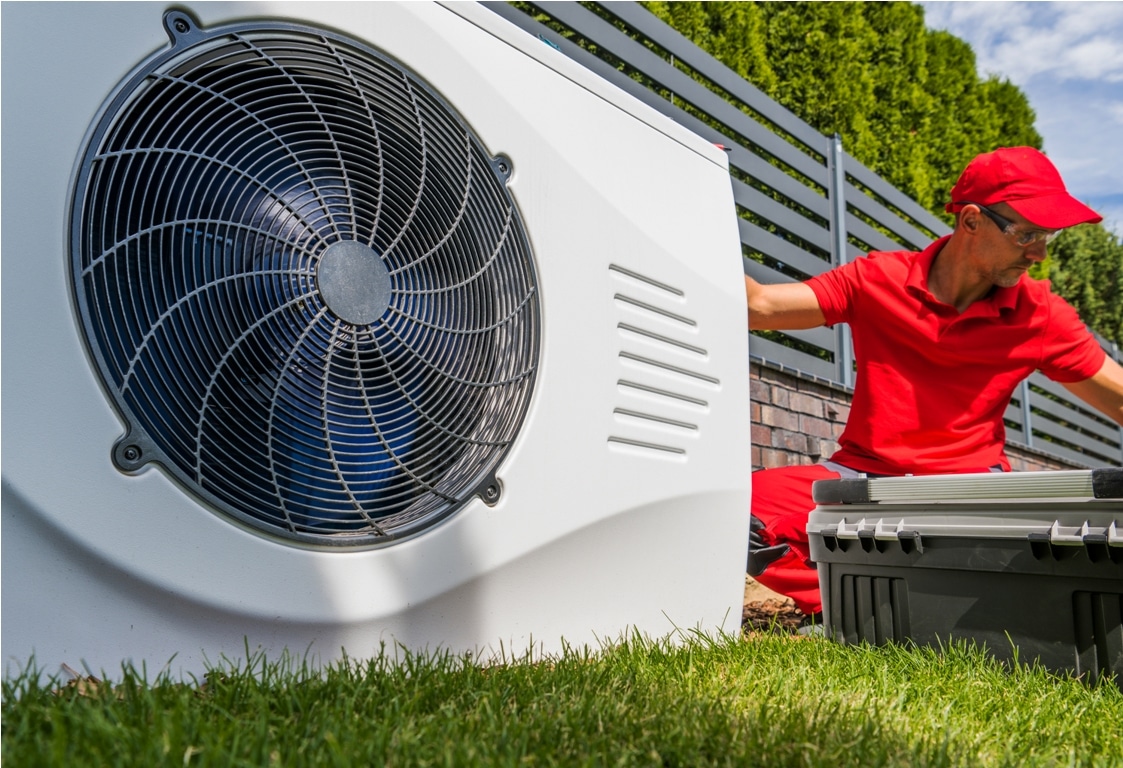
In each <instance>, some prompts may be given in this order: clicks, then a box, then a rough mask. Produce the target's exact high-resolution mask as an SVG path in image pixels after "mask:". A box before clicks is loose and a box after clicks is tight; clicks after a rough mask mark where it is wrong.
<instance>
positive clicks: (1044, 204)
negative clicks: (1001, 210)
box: [944, 147, 1103, 229]
mask: <svg viewBox="0 0 1123 768" xmlns="http://www.w3.org/2000/svg"><path fill="white" fill-rule="evenodd" d="M966 203H977V204H979V205H993V204H994V203H1006V205H1008V206H1010V207H1011V208H1013V209H1014V210H1015V211H1017V212H1018V213H1019V214H1021V215H1022V216H1024V217H1025V218H1026V220H1028V221H1030V222H1033V223H1034V224H1036V225H1037V226H1039V227H1044V228H1045V229H1064V228H1065V227H1072V226H1075V225H1077V224H1096V223H1098V222H1101V221H1103V216H1100V215H1099V214H1098V213H1096V212H1095V211H1093V210H1092V209H1091V208H1089V207H1088V206H1086V205H1084V203H1082V202H1080V201H1079V200H1077V199H1076V198H1075V197H1073V196H1072V195H1070V194H1069V193H1068V190H1067V189H1065V183H1064V182H1063V181H1062V180H1061V174H1060V173H1059V172H1058V171H1057V169H1056V167H1055V166H1054V165H1053V163H1051V162H1050V161H1049V158H1047V157H1045V155H1043V154H1042V153H1041V152H1039V151H1037V150H1036V149H1034V148H1033V147H999V148H998V149H996V150H994V151H993V152H987V153H985V154H982V155H979V156H978V157H976V158H975V159H974V160H972V161H971V162H969V163H968V164H967V167H966V168H964V169H963V173H962V174H960V176H959V181H957V182H955V186H954V187H952V188H951V202H950V203H948V204H947V205H946V206H944V210H946V211H947V212H948V213H955V212H956V211H958V210H959V209H960V208H962V207H963V206H964V205H965V204H966Z"/></svg>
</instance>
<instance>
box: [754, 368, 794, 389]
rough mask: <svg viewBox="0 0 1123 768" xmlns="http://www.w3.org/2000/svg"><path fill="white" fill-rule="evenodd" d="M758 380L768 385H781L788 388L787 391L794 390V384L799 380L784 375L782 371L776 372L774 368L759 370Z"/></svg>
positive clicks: (786, 374)
mask: <svg viewBox="0 0 1123 768" xmlns="http://www.w3.org/2000/svg"><path fill="white" fill-rule="evenodd" d="M760 378H761V381H767V382H769V383H774V384H781V385H783V386H785V387H788V388H789V389H795V387H796V382H797V381H799V379H797V378H796V377H795V376H792V375H791V374H789V373H784V372H783V371H777V370H776V369H775V368H764V367H762V368H761V369H760Z"/></svg>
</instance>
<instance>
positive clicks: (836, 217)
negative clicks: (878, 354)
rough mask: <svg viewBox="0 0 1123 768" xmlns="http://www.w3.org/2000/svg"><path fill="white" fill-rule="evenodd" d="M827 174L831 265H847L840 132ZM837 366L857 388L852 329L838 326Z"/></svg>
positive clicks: (830, 149)
mask: <svg viewBox="0 0 1123 768" xmlns="http://www.w3.org/2000/svg"><path fill="white" fill-rule="evenodd" d="M827 171H828V173H829V176H830V189H829V194H830V212H831V263H832V264H833V265H834V266H836V267H840V266H842V265H843V264H845V263H846V191H845V190H846V169H845V168H843V164H842V137H841V136H839V135H838V134H837V133H836V134H835V135H834V136H832V137H831V138H830V139H828V140H827ZM835 365H836V366H837V368H838V380H839V382H840V383H841V384H842V385H843V386H846V387H852V386H854V352H853V348H852V347H851V345H850V326H849V325H847V324H846V323H840V324H839V325H837V326H836V327H835Z"/></svg>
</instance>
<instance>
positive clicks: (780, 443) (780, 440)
mask: <svg viewBox="0 0 1123 768" xmlns="http://www.w3.org/2000/svg"><path fill="white" fill-rule="evenodd" d="M772 447H773V448H783V449H784V450H786V451H794V452H795V453H806V452H807V435H804V434H801V433H799V432H789V431H788V430H786V429H774V430H772Z"/></svg>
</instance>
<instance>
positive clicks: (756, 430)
mask: <svg viewBox="0 0 1123 768" xmlns="http://www.w3.org/2000/svg"><path fill="white" fill-rule="evenodd" d="M751 436H752V441H753V445H772V428H771V427H766V426H763V425H761V424H753V425H752V432H751Z"/></svg>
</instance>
